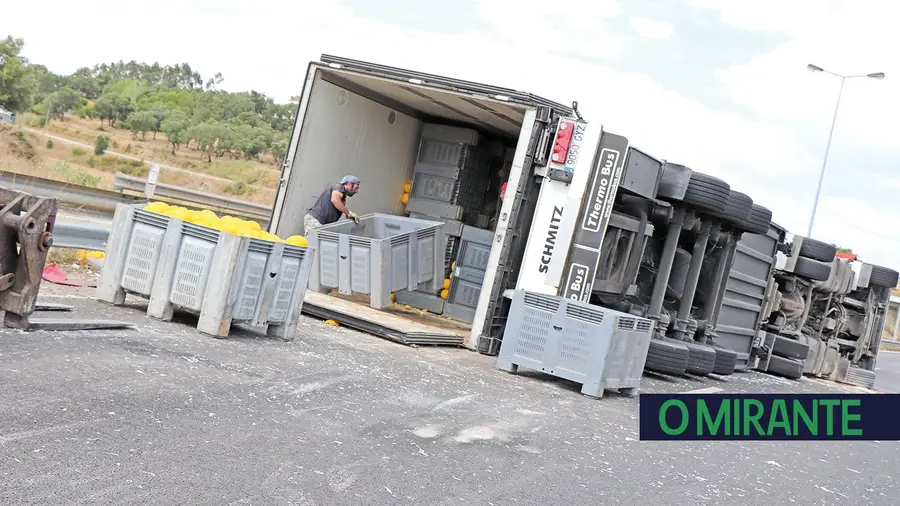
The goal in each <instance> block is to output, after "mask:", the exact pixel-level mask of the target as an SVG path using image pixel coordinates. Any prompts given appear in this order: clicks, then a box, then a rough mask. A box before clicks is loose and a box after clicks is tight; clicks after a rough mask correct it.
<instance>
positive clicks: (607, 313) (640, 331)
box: [497, 290, 653, 398]
mask: <svg viewBox="0 0 900 506" xmlns="http://www.w3.org/2000/svg"><path fill="white" fill-rule="evenodd" d="M652 335H653V321H652V320H648V319H646V318H639V317H636V316H633V315H629V314H626V313H621V312H619V311H613V310H611V309H607V308H603V307H599V306H593V305H590V304H585V303H582V302H576V301H574V300H570V299H566V298H563V297H554V296H549V295H542V294H537V293H532V292H526V291H524V290H516V291H515V292H514V294H513V301H512V306H511V307H510V312H509V318H508V319H507V324H506V329H505V331H504V333H503V342H502V343H501V345H500V356H499V357H498V360H497V367H499V368H500V369H503V370H504V371H508V372H516V371H517V370H518V368H519V367H525V368H528V369H532V370H536V371H541V372H544V373H547V374H550V375H552V376H556V377H559V378H564V379H567V380H570V381H575V382H577V383H581V385H582V387H581V393H583V394H585V395H588V396H591V397H597V398H599V397H602V396H603V391H604V390H613V389H618V390H619V392H620V393H623V394H625V395H632V396H633V395H636V394H637V391H638V388H639V387H640V383H641V375H642V374H643V370H644V362H646V360H647V351H648V349H649V348H650V338H651V336H652Z"/></svg>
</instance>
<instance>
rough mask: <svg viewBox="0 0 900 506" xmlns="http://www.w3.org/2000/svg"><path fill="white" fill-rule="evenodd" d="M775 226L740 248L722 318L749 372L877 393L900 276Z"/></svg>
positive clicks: (722, 327) (730, 342) (746, 239)
mask: <svg viewBox="0 0 900 506" xmlns="http://www.w3.org/2000/svg"><path fill="white" fill-rule="evenodd" d="M835 252H836V248H835V246H833V245H830V244H826V243H823V242H821V241H816V240H814V239H810V238H807V237H801V236H793V237H790V238H789V237H788V234H787V232H786V231H785V230H784V229H783V228H781V227H779V226H777V225H776V224H772V226H771V228H770V229H769V231H768V233H767V234H765V235H751V236H746V237H744V238H743V239H742V241H741V243H739V245H738V249H737V255H738V261H736V262H735V264H734V267H733V268H732V271H731V273H730V275H729V281H728V283H727V284H726V296H725V302H724V307H723V310H722V312H721V314H720V317H719V323H720V326H719V329H720V332H723V331H724V332H727V333H728V334H730V336H731V337H730V339H729V340H728V342H727V343H726V345H727V346H731V347H732V348H733V349H735V350H736V351H738V352H739V353H740V354H741V357H746V364H747V365H746V366H747V367H753V368H755V369H757V370H760V371H764V372H768V373H771V374H775V375H778V376H783V377H786V378H792V379H797V378H800V377H801V376H803V375H804V374H806V375H809V376H815V377H820V378H825V379H830V380H834V381H839V382H843V383H848V384H853V385H857V386H862V387H866V388H871V387H872V386H873V385H874V383H875V372H874V371H875V361H876V359H877V355H878V349H879V346H880V344H881V335H882V332H883V329H884V323H885V317H886V313H887V304H888V301H889V299H890V293H891V289H892V288H894V287H895V286H896V285H897V281H898V273H897V271H895V270H893V269H889V268H887V267H882V266H877V265H872V264H866V263H863V262H857V261H851V260H846V259H841V258H836V257H835Z"/></svg>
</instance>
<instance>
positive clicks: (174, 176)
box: [0, 115, 280, 205]
mask: <svg viewBox="0 0 900 506" xmlns="http://www.w3.org/2000/svg"><path fill="white" fill-rule="evenodd" d="M33 119H34V118H31V120H32V121H31V123H33ZM28 123H29V118H28V115H25V119H24V120H23V121H22V124H28ZM97 123H98V124H99V122H97ZM31 128H33V127H31ZM39 130H42V131H46V132H48V133H53V134H54V135H59V136H61V137H65V138H67V139H71V140H74V141H79V142H84V143H85V144H92V143H93V141H94V139H96V135H100V134H103V135H107V136H108V137H110V140H111V145H110V149H111V150H112V151H116V152H125V151H129V152H128V153H126V154H129V155H131V156H136V157H142V156H143V155H149V156H145V157H144V158H146V159H151V156H152V157H153V158H152V159H153V160H154V161H158V162H161V163H168V164H171V165H175V166H182V167H183V168H185V169H188V170H196V171H197V172H198V175H196V176H195V175H192V174H189V173H185V172H178V171H172V170H165V169H163V170H161V171H160V176H159V182H160V183H164V184H170V185H174V186H179V187H182V188H190V189H193V190H198V191H203V192H207V193H213V194H216V195H222V196H226V197H231V198H234V199H237V200H244V201H248V202H254V203H257V204H263V205H271V204H272V203H273V202H274V200H275V191H276V188H277V185H278V178H279V176H280V173H279V172H278V171H277V170H275V169H273V168H272V167H271V166H266V165H264V164H260V163H258V162H254V161H246V160H225V161H220V160H217V159H214V161H213V163H212V164H208V163H205V162H200V163H196V164H191V163H188V164H181V163H179V162H181V161H183V159H182V160H173V159H171V157H165V156H163V157H160V156H157V155H159V154H160V152H159V151H153V150H151V149H148V148H146V147H141V146H138V147H135V145H136V144H140V142H139V141H133V140H132V139H131V134H130V133H127V132H126V133H122V132H121V131H110V129H109V127H106V132H99V131H95V132H91V133H89V134H88V133H86V129H85V122H84V121H82V120H79V119H77V118H72V119H69V120H67V121H66V122H63V123H61V122H57V121H54V122H51V123H50V126H49V128H47V129H39ZM16 132H19V133H16ZM0 137H2V139H3V140H2V141H0V170H2V171H5V172H15V173H19V174H26V175H32V176H37V177H43V178H47V179H52V180H56V181H67V182H74V181H81V182H84V181H94V180H96V187H97V188H101V189H107V190H111V189H112V187H113V181H114V179H115V173H116V172H124V173H126V174H129V175H133V176H136V177H145V176H146V174H147V171H148V170H149V166H148V165H147V164H146V163H143V162H141V161H137V160H129V159H125V158H122V157H118V156H115V155H109V154H104V155H95V154H94V153H93V151H92V150H90V149H88V148H80V147H77V146H74V145H72V144H69V143H66V142H63V141H59V140H53V141H52V145H48V143H47V140H48V139H47V138H45V137H44V136H41V135H37V134H34V133H31V132H26V131H23V130H21V129H19V128H16V127H12V126H5V127H4V130H2V131H0ZM20 137H21V138H23V139H24V141H25V142H23V141H22V140H21V139H20ZM150 137H152V136H148V142H147V143H144V144H151V145H152V144H153V142H155V143H156V145H157V146H162V147H163V148H165V146H166V142H167V141H165V140H162V139H164V137H165V135H164V134H160V136H159V137H160V139H158V140H156V141H151V140H150ZM125 140H129V141H131V142H133V143H135V144H132V145H131V147H130V148H129V147H128V144H125V145H124V146H121V145H120V147H119V148H115V147H114V146H113V145H112V141H115V142H117V143H119V142H123V141H125ZM26 148H27V150H28V154H29V155H30V156H25V154H23V150H25V149H26ZM163 151H164V152H165V153H169V152H168V150H167V149H163ZM161 158H162V159H161ZM196 161H197V160H195V162H196ZM62 162H66V165H67V167H66V168H65V169H64V170H62V171H61V170H59V169H60V166H61V165H60V164H61V163H62ZM73 174H74V177H73ZM200 174H209V175H212V176H216V177H220V178H225V179H228V180H231V181H232V182H230V183H229V182H226V181H220V180H217V179H211V178H204V177H198V176H199V175H200ZM90 186H93V184H91V185H90Z"/></svg>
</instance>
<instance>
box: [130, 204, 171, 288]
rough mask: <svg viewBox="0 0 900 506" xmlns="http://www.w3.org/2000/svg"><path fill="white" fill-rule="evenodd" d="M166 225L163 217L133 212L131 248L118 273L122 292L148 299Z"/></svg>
mask: <svg viewBox="0 0 900 506" xmlns="http://www.w3.org/2000/svg"><path fill="white" fill-rule="evenodd" d="M168 226H169V218H168V217H167V216H163V215H160V214H156V213H150V212H147V211H142V210H139V209H135V210H134V224H133V228H132V229H131V240H130V243H131V247H130V248H128V252H127V255H126V257H125V269H124V271H123V272H122V288H124V289H125V291H127V292H131V293H134V294H136V295H140V296H142V297H148V298H149V297H150V291H151V290H152V289H153V282H154V281H155V280H156V268H157V266H158V265H159V256H160V254H161V252H162V245H163V238H164V237H165V235H166V228H167V227H168Z"/></svg>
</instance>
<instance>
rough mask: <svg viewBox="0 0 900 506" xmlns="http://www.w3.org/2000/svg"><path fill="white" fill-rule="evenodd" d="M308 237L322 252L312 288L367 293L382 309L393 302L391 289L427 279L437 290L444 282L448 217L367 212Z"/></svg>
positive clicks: (414, 285) (409, 286)
mask: <svg viewBox="0 0 900 506" xmlns="http://www.w3.org/2000/svg"><path fill="white" fill-rule="evenodd" d="M307 239H308V240H309V245H310V247H311V248H314V249H315V250H316V252H317V254H316V255H315V259H314V260H313V268H312V271H311V272H310V275H309V288H310V289H311V290H314V291H318V292H322V291H326V289H329V288H337V289H338V291H339V292H340V293H342V294H345V295H349V294H367V295H369V300H370V302H369V305H370V306H371V307H373V308H376V309H383V308H386V307H388V306H389V305H390V303H391V292H395V291H398V290H416V289H417V288H419V286H422V285H423V284H427V285H426V286H428V287H429V288H430V289H432V290H434V291H438V290H440V289H441V288H442V287H443V282H444V277H443V273H444V252H445V249H446V245H447V236H446V234H445V233H444V228H443V223H440V222H435V221H427V220H419V219H413V218H406V217H401V216H391V215H387V214H367V215H365V216H362V217H361V218H360V222H359V225H356V224H355V223H353V222H352V221H339V222H337V223H333V224H331V225H325V226H323V227H320V228H318V229H316V230H313V231H312V232H310V233H309V235H308V236H307Z"/></svg>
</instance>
